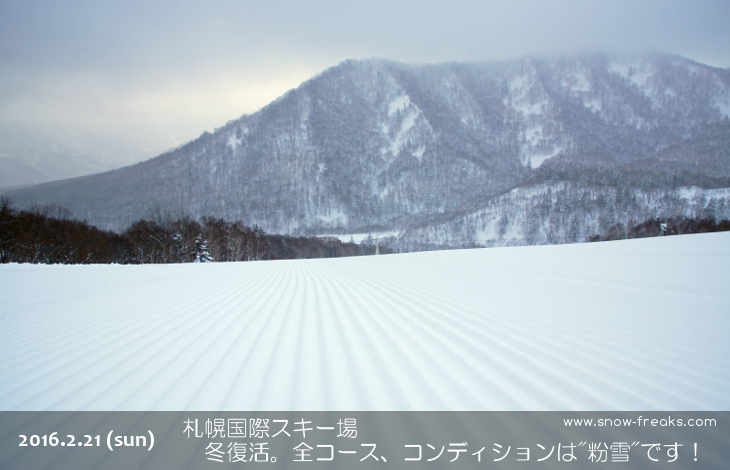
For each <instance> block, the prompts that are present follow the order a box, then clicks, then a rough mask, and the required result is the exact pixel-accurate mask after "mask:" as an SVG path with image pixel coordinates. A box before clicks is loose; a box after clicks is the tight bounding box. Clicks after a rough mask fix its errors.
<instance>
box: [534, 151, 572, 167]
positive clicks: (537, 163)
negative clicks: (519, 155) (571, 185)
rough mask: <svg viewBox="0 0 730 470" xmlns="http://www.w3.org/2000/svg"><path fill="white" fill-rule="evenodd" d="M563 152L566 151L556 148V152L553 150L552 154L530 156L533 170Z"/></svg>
mask: <svg viewBox="0 0 730 470" xmlns="http://www.w3.org/2000/svg"><path fill="white" fill-rule="evenodd" d="M563 151H564V149H562V148H556V149H555V150H553V152H552V153H542V154H535V155H530V164H531V165H532V168H537V167H539V166H540V165H542V164H543V163H544V162H545V160H549V159H551V158H553V157H554V156H555V155H557V154H559V153H560V152H563Z"/></svg>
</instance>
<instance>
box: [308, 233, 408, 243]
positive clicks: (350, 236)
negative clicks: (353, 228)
mask: <svg viewBox="0 0 730 470" xmlns="http://www.w3.org/2000/svg"><path fill="white" fill-rule="evenodd" d="M320 236H322V237H335V238H337V239H339V240H340V241H342V242H343V243H348V242H350V241H353V242H355V243H360V242H362V241H363V240H365V239H366V238H367V237H368V236H370V237H373V240H375V239H376V238H381V239H383V238H388V237H397V236H398V232H377V233H376V232H368V233H339V234H335V235H320Z"/></svg>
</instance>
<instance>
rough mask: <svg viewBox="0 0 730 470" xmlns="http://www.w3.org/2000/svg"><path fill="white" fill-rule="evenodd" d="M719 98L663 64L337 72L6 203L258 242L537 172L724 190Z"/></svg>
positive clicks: (593, 62) (360, 226)
mask: <svg viewBox="0 0 730 470" xmlns="http://www.w3.org/2000/svg"><path fill="white" fill-rule="evenodd" d="M729 90H730V69H728V70H725V69H717V68H714V67H710V66H707V65H703V64H700V63H697V62H694V61H691V60H689V59H685V58H683V57H681V56H677V55H673V54H650V55H644V56H636V57H616V56H608V55H604V54H585V55H581V56H575V57H558V58H522V59H513V60H510V61H504V62H487V63H460V62H448V63H442V64H425V65H410V64H402V63H399V62H395V61H391V60H387V59H377V58H374V59H365V60H353V59H350V60H346V61H343V62H341V63H340V64H338V65H336V66H334V67H331V68H329V69H327V70H324V71H323V72H321V73H320V74H317V75H315V76H314V77H312V78H310V79H309V80H307V81H305V82H303V83H302V84H301V85H300V86H299V87H297V88H295V89H292V90H289V91H288V92H286V93H285V94H283V95H282V96H281V97H279V98H277V99H276V100H274V101H273V102H271V103H270V104H269V105H267V106H264V107H263V108H261V109H260V110H259V111H258V112H256V113H253V114H245V115H243V116H241V117H239V118H237V119H234V120H231V121H229V122H228V123H226V124H225V125H223V126H221V127H220V128H217V129H216V130H215V131H214V132H213V133H208V132H206V133H203V134H202V135H201V136H200V137H199V138H197V139H195V140H193V141H191V142H188V143H187V144H184V145H182V146H180V147H178V148H177V149H174V150H171V151H169V152H165V153H163V154H162V155H160V156H158V157H155V158H152V159H150V160H147V161H144V162H140V163H137V164H135V165H132V166H129V167H125V168H121V169H118V170H115V171H112V172H107V173H102V174H98V175H92V176H87V177H82V178H76V179H73V180H66V181H61V182H53V183H47V184H45V185H41V186H37V187H34V188H26V189H23V190H18V191H13V192H10V193H9V195H10V197H11V198H13V199H14V200H17V201H19V202H20V203H23V202H28V201H29V200H30V198H31V197H32V198H33V201H34V202H37V203H44V204H45V203H52V204H59V205H62V206H65V207H68V208H69V209H70V210H71V211H72V212H73V213H74V214H75V215H76V216H77V217H79V218H83V219H87V220H88V221H89V222H91V223H93V224H96V225H99V226H101V227H103V228H112V229H121V228H124V226H126V225H129V224H131V223H132V222H134V221H135V220H136V219H139V218H140V217H143V216H144V215H145V212H146V210H147V209H148V208H149V207H150V205H151V204H161V205H163V206H166V207H169V208H173V209H179V210H184V211H187V212H189V213H190V214H191V215H192V216H195V217H200V216H214V217H223V218H226V219H229V220H235V219H241V220H244V221H246V223H250V224H254V223H255V224H258V225H260V226H262V227H263V228H264V229H266V230H267V231H269V232H279V233H290V234H301V233H324V232H333V231H344V232H356V231H368V230H380V229H396V230H404V229H405V228H407V227H408V226H409V225H412V224H413V223H414V221H416V220H419V219H420V220H424V219H425V220H428V219H429V218H432V217H435V216H438V217H445V218H448V217H449V215H450V214H453V215H457V214H458V213H464V212H465V211H466V212H468V211H470V210H479V209H480V207H485V206H486V204H487V203H488V201H490V200H492V199H494V198H495V197H499V196H500V195H503V194H505V193H507V192H508V191H510V190H513V189H515V188H518V187H520V186H522V185H524V184H526V183H527V184H529V176H530V175H531V174H534V172H535V171H536V169H537V168H540V167H541V165H544V164H545V162H547V163H549V164H550V165H552V166H553V167H558V168H561V167H566V166H571V165H576V164H581V165H583V166H585V167H586V168H610V169H614V170H616V171H619V172H622V171H623V172H627V171H643V172H645V173H647V174H649V175H654V174H659V173H667V174H670V173H672V174H675V175H678V174H682V173H683V172H684V173H687V172H689V173H692V174H697V175H700V176H702V175H705V176H714V177H727V176H730V164H729V163H730V152H729V151H728V149H730V121H729V120H728V115H730V91H729Z"/></svg>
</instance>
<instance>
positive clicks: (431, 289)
mask: <svg viewBox="0 0 730 470" xmlns="http://www.w3.org/2000/svg"><path fill="white" fill-rule="evenodd" d="M0 301H1V305H2V311H1V313H0V410H187V411H193V410H241V411H257V410H266V411H277V410H282V411H285V410H298V411H316V410H352V411H356V410H601V411H603V410H626V411H631V410H730V341H729V339H728V338H729V336H730V233H714V234H702V235H685V236H671V237H662V238H652V239H641V240H627V241H618V242H603V243H588V244H575V245H562V246H539V247H517V248H491V249H476V250H460V251H440V252H429V253H414V254H404V255H388V256H371V257H359V258H340V259H320V260H297V261H263V262H248V263H214V264H185V265H146V266H118V265H111V266H109V265H95V266H38V265H2V266H0Z"/></svg>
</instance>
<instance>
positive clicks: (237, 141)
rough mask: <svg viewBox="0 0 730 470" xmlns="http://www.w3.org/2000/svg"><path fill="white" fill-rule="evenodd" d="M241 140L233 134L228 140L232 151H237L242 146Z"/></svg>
mask: <svg viewBox="0 0 730 470" xmlns="http://www.w3.org/2000/svg"><path fill="white" fill-rule="evenodd" d="M241 142H242V141H241V139H239V138H237V137H236V134H232V135H231V136H230V137H229V138H228V146H229V147H231V150H236V148H237V147H238V146H239V145H241Z"/></svg>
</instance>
